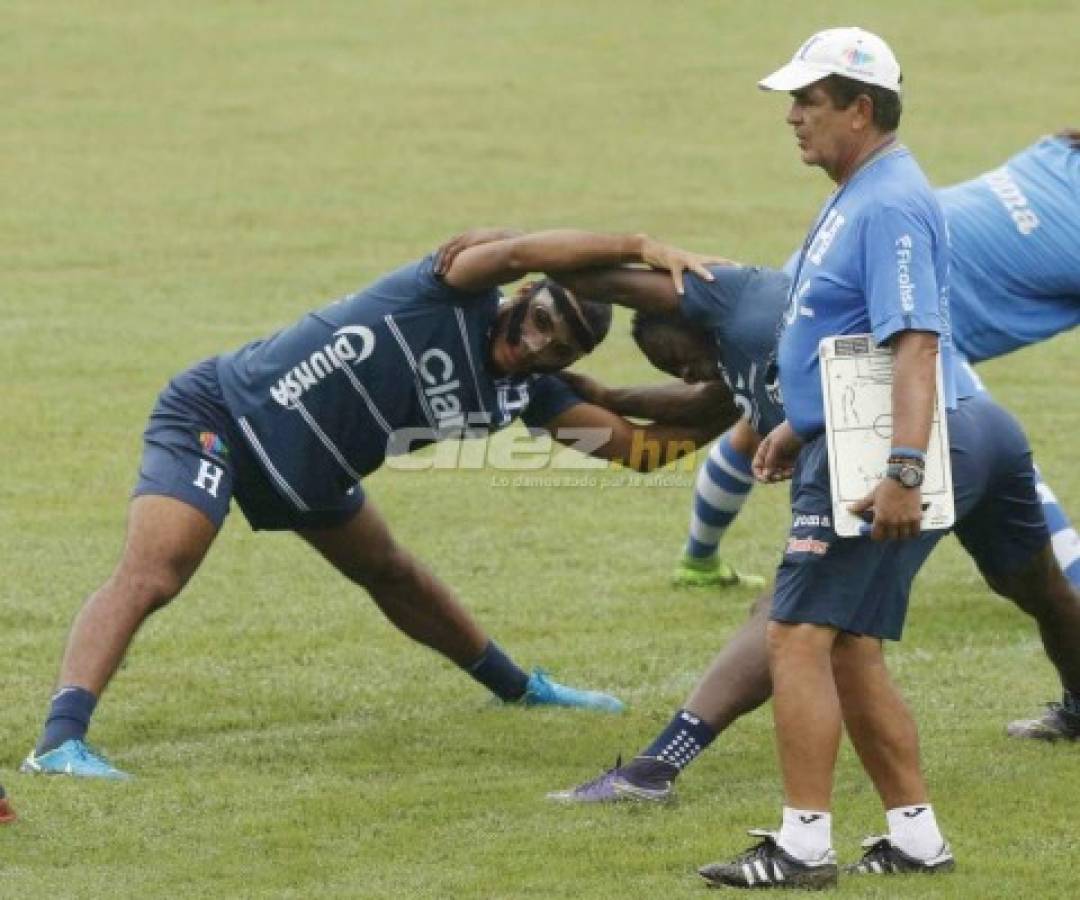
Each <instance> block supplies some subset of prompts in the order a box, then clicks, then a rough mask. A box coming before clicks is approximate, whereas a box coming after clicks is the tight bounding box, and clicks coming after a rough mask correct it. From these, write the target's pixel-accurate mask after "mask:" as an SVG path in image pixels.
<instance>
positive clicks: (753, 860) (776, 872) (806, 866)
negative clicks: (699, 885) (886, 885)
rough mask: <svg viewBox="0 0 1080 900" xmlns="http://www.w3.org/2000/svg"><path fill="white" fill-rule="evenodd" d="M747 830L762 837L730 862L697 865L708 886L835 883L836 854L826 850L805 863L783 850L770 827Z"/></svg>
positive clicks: (824, 885)
mask: <svg viewBox="0 0 1080 900" xmlns="http://www.w3.org/2000/svg"><path fill="white" fill-rule="evenodd" d="M750 834H752V835H753V836H754V837H760V838H762V841H761V843H759V844H755V845H754V846H753V847H751V848H750V849H749V850H747V851H746V852H744V853H741V854H739V855H738V856H736V857H735V858H734V859H733V860H732V861H731V862H727V863H710V864H709V865H707V866H702V867H701V868H700V869H698V874H699V875H700V876H701V877H702V878H704V879H705V881H707V882H708V884H709V887H736V888H752V889H759V890H760V889H763V888H797V889H802V890H806V891H820V890H824V889H825V888H831V887H836V882H837V878H838V870H837V866H836V854H835V853H833V851H832V850H829V851H828V852H827V853H826V854H825V855H824V856H822V857H821V860H820V861H819V862H814V863H806V862H802V861H801V860H798V859H796V858H795V857H794V856H792V855H791V854H790V853H787V852H786V851H785V850H784V849H783V848H782V847H781V846H780V845H779V844H778V843H777V842H776V834H775V833H774V832H771V831H763V830H761V829H757V828H755V829H753V830H752V831H751V832H750Z"/></svg>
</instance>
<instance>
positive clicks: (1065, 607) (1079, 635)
mask: <svg viewBox="0 0 1080 900" xmlns="http://www.w3.org/2000/svg"><path fill="white" fill-rule="evenodd" d="M985 577H986V581H987V584H989V585H990V587H991V589H992V590H994V591H995V592H996V593H998V594H1001V595H1002V596H1003V597H1008V598H1009V599H1010V600H1012V601H1013V603H1015V604H1016V605H1017V606H1019V607H1020V609H1022V610H1023V611H1024V612H1026V613H1027V614H1028V615H1029V616H1032V617H1033V618H1034V619H1035V621H1036V623H1038V626H1039V634H1040V636H1041V637H1042V643H1043V648H1044V649H1045V650H1046V655H1047V656H1048V657H1050V662H1052V663H1053V664H1054V667H1055V668H1056V669H1057V671H1058V675H1059V676H1060V678H1061V683H1062V684H1063V685H1064V686H1065V688H1067V689H1068V690H1070V691H1072V692H1073V693H1080V591H1077V589H1076V588H1075V587H1073V585H1071V584H1070V583H1069V580H1068V579H1067V578H1066V577H1065V575H1064V573H1062V571H1061V567H1060V566H1059V565H1058V562H1057V559H1056V558H1055V557H1054V552H1053V549H1052V548H1051V546H1050V545H1049V544H1047V545H1046V547H1045V548H1043V550H1041V551H1040V552H1039V553H1038V554H1037V555H1036V556H1035V557H1034V559H1032V560H1031V562H1030V563H1029V564H1028V565H1027V566H1026V567H1025V568H1023V569H1022V570H1021V571H1019V572H1015V573H1013V574H1011V575H1005V576H991V575H985Z"/></svg>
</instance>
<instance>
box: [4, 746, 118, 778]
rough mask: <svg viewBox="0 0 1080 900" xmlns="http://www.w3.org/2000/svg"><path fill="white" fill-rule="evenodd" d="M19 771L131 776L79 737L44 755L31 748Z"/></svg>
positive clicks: (110, 776)
mask: <svg viewBox="0 0 1080 900" xmlns="http://www.w3.org/2000/svg"><path fill="white" fill-rule="evenodd" d="M19 771H20V772H23V773H25V774H27V775H73V776H75V777H76V778H105V779H108V780H110V781H126V780H127V779H129V778H131V776H130V775H129V774H128V773H127V772H121V771H120V770H119V769H117V768H116V767H115V766H113V765H112V764H111V763H110V762H109V761H108V760H107V759H106V758H105V757H104V756H102V755H101V754H100V753H98V752H97V751H96V750H92V749H91V748H90V747H88V746H87V745H86V744H85V743H84V742H83V741H79V740H70V741H64V743H62V744H61V745H60V746H59V747H57V748H55V749H54V750H49V751H48V752H46V753H42V754H41V756H37V755H35V754H34V751H33V750H31V751H30V754H29V756H27V757H26V759H25V760H23V764H22V765H21V766H19Z"/></svg>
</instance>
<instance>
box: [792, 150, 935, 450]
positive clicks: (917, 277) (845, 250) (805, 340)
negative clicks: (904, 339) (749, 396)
mask: <svg viewBox="0 0 1080 900" xmlns="http://www.w3.org/2000/svg"><path fill="white" fill-rule="evenodd" d="M948 269H949V242H948V232H947V230H946V227H945V219H944V216H943V214H942V211H941V207H940V205H939V204H938V202H937V199H936V198H935V196H934V192H933V191H932V190H931V188H930V185H929V184H928V183H927V181H926V177H925V176H924V175H923V173H922V170H921V169H920V168H919V166H918V164H917V163H916V162H915V160H914V158H913V157H912V156H911V153H910V152H909V151H908V150H907V149H906V148H904V147H897V148H895V149H893V150H891V151H888V152H886V153H885V154H883V155H882V156H879V157H877V158H876V159H872V160H871V161H870V162H869V163H868V164H866V165H865V166H864V167H863V168H862V169H860V170H859V171H858V172H856V173H855V175H854V177H853V178H852V179H851V180H850V181H849V182H848V183H847V184H846V185H844V186H842V187H840V188H838V189H837V191H836V192H835V193H834V194H833V195H832V197H831V198H830V199H829V201H828V202H827V203H826V204H825V206H824V208H823V209H822V211H821V213H820V214H819V216H818V219H817V221H816V222H815V224H814V227H813V228H812V229H811V231H810V234H809V236H808V238H807V242H806V246H805V247H804V249H803V252H802V253H801V254H800V255H799V258H798V260H797V262H796V264H795V268H794V271H793V272H792V275H793V276H794V281H793V287H792V290H791V297H790V302H789V305H788V308H787V310H786V312H785V313H784V319H783V321H784V327H783V331H782V334H781V337H780V346H779V350H778V361H779V366H780V386H781V389H782V392H783V398H784V406H785V409H786V411H787V417H788V420H789V421H790V422H791V425H792V427H793V428H794V429H795V430H796V432H798V433H799V435H800V436H802V437H803V438H809V437H812V436H813V435H815V434H817V433H819V432H820V431H822V430H823V429H824V427H825V411H824V406H823V399H822V392H821V378H820V369H819V365H818V345H819V343H820V342H821V339H822V338H825V337H829V336H831V335H838V334H862V333H867V332H870V333H872V334H873V335H874V338H875V340H876V341H877V342H878V343H879V344H882V343H885V342H886V341H887V340H888V339H889V338H890V337H892V336H893V335H894V334H897V333H898V332H901V331H909V330H916V331H932V332H934V333H936V334H938V335H940V336H941V356H942V364H943V371H944V389H945V405H946V406H947V407H950V408H951V407H952V406H954V405H955V402H956V401H955V390H954V385H953V373H952V369H953V366H952V347H951V338H950V333H949V332H950V329H949V302H948V277H949V271H948Z"/></svg>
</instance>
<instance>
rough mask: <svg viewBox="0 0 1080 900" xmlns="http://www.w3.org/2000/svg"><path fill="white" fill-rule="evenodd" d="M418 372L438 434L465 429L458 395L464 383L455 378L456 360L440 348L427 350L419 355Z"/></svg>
mask: <svg viewBox="0 0 1080 900" xmlns="http://www.w3.org/2000/svg"><path fill="white" fill-rule="evenodd" d="M417 369H418V370H419V372H420V378H421V379H422V380H423V382H424V396H425V397H427V401H428V403H429V404H430V405H431V412H432V414H433V415H434V416H435V422H436V427H437V428H438V430H439V431H444V430H446V429H448V428H464V427H465V417H464V415H463V410H462V408H461V399H460V398H459V397H458V395H457V390H458V388H460V387H461V382H460V381H459V380H458V379H457V378H455V377H454V360H453V358H452V357H451V356H450V354H449V353H447V352H446V351H445V350H440V349H439V348H438V347H432V348H431V349H430V350H425V351H424V352H423V353H422V354H420V359H419V361H418V363H417Z"/></svg>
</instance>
